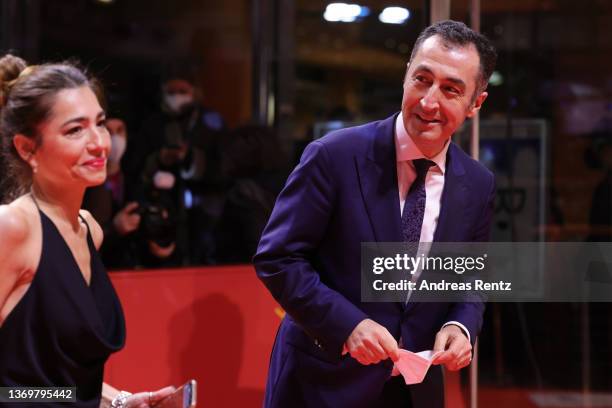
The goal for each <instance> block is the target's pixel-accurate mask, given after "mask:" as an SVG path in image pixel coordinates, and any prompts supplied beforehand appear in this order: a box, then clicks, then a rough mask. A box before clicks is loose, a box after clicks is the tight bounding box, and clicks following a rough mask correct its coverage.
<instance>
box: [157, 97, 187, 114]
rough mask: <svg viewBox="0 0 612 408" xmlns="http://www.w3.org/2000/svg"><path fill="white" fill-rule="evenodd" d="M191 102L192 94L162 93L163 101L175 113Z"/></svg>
mask: <svg viewBox="0 0 612 408" xmlns="http://www.w3.org/2000/svg"><path fill="white" fill-rule="evenodd" d="M192 102H193V96H191V95H184V94H167V93H165V94H164V103H165V104H166V106H167V107H168V108H169V109H170V110H171V111H172V112H175V113H179V112H180V111H181V109H183V108H184V107H185V106H187V105H189V104H191V103H192Z"/></svg>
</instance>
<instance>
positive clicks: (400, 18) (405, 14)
mask: <svg viewBox="0 0 612 408" xmlns="http://www.w3.org/2000/svg"><path fill="white" fill-rule="evenodd" d="M409 18H410V11H408V9H407V8H404V7H385V9H384V10H383V11H382V13H380V15H379V16H378V19H379V20H380V21H382V22H383V23H386V24H404V23H405V22H406V20H408V19H409Z"/></svg>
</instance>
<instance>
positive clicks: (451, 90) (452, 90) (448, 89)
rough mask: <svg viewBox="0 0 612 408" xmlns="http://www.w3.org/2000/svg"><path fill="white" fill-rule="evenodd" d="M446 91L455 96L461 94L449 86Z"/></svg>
mask: <svg viewBox="0 0 612 408" xmlns="http://www.w3.org/2000/svg"><path fill="white" fill-rule="evenodd" d="M446 91H447V92H450V93H453V94H459V90H458V89H457V88H454V87H452V86H447V87H446Z"/></svg>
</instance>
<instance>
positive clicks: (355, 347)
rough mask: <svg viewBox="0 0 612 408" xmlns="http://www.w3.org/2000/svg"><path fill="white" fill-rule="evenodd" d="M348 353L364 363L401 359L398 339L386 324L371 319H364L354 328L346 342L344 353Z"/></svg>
mask: <svg viewBox="0 0 612 408" xmlns="http://www.w3.org/2000/svg"><path fill="white" fill-rule="evenodd" d="M346 353H350V355H351V357H353V358H354V359H355V360H357V361H359V362H360V363H361V364H363V365H369V364H377V363H379V362H381V361H382V360H386V359H388V358H390V359H391V360H393V361H397V360H399V350H398V347H397V341H396V340H395V339H394V338H393V336H392V335H391V333H389V331H388V330H387V329H386V328H385V327H384V326H381V325H380V324H378V323H376V322H375V321H373V320H370V319H364V320H362V321H361V322H360V323H359V324H358V325H357V326H356V327H355V328H354V329H353V332H352V333H351V335H350V336H349V337H348V339H347V340H346V343H345V344H344V351H343V352H342V354H346Z"/></svg>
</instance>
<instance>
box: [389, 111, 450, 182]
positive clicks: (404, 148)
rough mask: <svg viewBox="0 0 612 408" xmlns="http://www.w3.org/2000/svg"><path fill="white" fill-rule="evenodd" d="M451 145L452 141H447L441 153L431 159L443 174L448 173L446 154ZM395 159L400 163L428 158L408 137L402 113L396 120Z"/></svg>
mask: <svg viewBox="0 0 612 408" xmlns="http://www.w3.org/2000/svg"><path fill="white" fill-rule="evenodd" d="M449 145H450V140H447V141H446V144H445V145H444V148H442V150H441V151H440V153H438V154H437V155H435V156H434V157H432V158H430V159H429V160H431V161H432V162H434V163H435V164H436V165H437V166H438V168H439V169H440V170H441V171H442V174H444V172H445V171H446V152H447V151H448V146H449ZM395 157H396V159H397V161H398V162H402V161H409V160H415V159H424V158H426V157H425V155H424V154H423V153H422V152H421V150H419V148H418V147H417V145H416V144H414V141H413V140H412V138H411V137H410V136H408V133H407V132H406V128H405V127H404V120H403V116H402V113H401V112H400V114H399V115H397V119H396V120H395Z"/></svg>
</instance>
